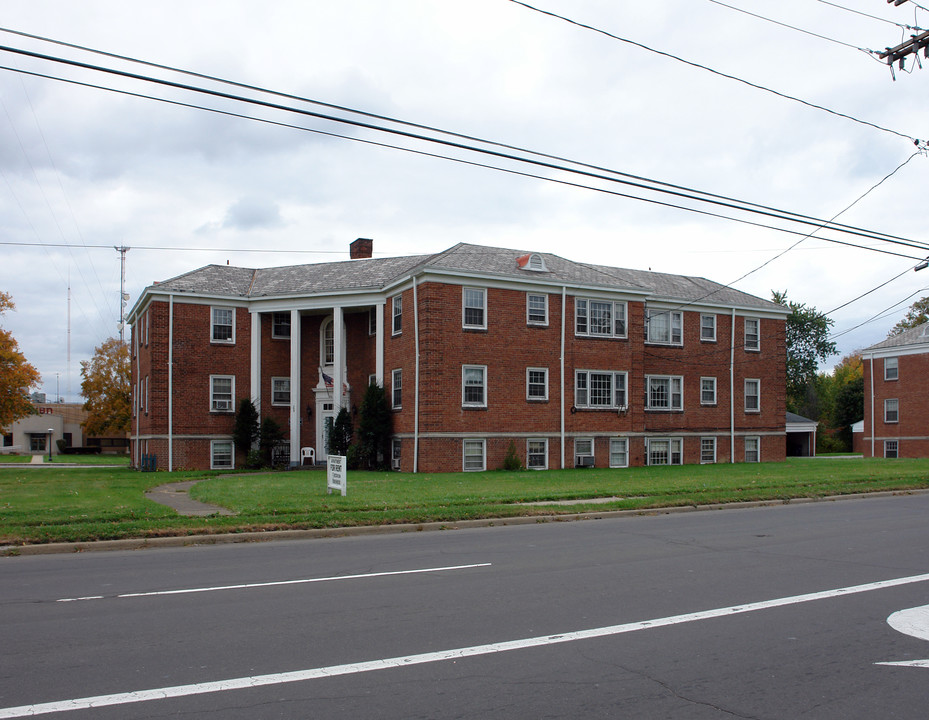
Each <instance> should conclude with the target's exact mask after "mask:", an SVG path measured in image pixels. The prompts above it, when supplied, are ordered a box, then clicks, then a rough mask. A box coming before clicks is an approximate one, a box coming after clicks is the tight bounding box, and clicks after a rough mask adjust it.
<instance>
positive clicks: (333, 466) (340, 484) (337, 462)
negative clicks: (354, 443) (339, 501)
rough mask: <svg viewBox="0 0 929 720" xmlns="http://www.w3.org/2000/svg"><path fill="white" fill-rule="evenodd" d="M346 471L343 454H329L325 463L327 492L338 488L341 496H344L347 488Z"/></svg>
mask: <svg viewBox="0 0 929 720" xmlns="http://www.w3.org/2000/svg"><path fill="white" fill-rule="evenodd" d="M346 476H347V473H346V470H345V456H344V455H330V456H329V457H328V463H327V465H326V488H327V492H328V493H330V494H332V491H333V490H339V491H340V492H341V493H342V497H345V491H346V490H347V486H348V483H347V477H346Z"/></svg>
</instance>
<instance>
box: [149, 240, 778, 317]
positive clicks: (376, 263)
mask: <svg viewBox="0 0 929 720" xmlns="http://www.w3.org/2000/svg"><path fill="white" fill-rule="evenodd" d="M529 253H530V251H521V250H512V249H507V248H496V247H485V246H482V245H469V244H464V243H462V244H459V245H455V246H454V247H452V248H449V249H448V250H445V251H444V252H441V253H437V254H435V255H411V256H407V257H396V258H376V259H365V260H348V261H342V262H333V263H314V264H310V265H288V266H283V267H275V268H264V269H249V268H238V267H230V266H228V265H207V266H206V267H202V268H199V269H198V270H193V271H192V272H189V273H186V274H184V275H179V276H178V277H175V278H171V279H170V280H166V281H164V282H162V283H157V284H156V285H154V286H152V287H151V288H149V290H151V291H154V292H159V291H165V292H190V293H197V294H204V295H219V296H223V297H242V298H258V297H269V296H282V295H315V294H326V293H331V292H340V291H351V290H363V289H371V290H379V289H381V288H383V287H385V286H387V285H388V284H390V283H391V282H394V281H397V280H400V279H402V278H403V277H404V276H406V275H409V274H410V273H412V272H415V271H419V270H430V269H434V270H445V271H449V272H462V273H467V274H476V275H481V276H484V277H487V276H498V277H500V278H521V279H529V278H531V279H534V280H539V281H541V282H551V283H552V284H557V285H560V284H566V285H586V286H593V287H597V286H600V287H603V288H609V289H612V290H628V291H632V292H638V293H643V294H650V295H654V296H657V297H658V298H660V299H668V300H684V301H688V302H698V301H701V300H704V299H705V300H706V301H707V303H708V304H714V305H716V304H722V305H735V306H739V307H755V308H759V309H766V310H782V308H781V307H780V306H779V305H776V304H774V303H772V302H769V301H767V300H762V299H761V298H758V297H755V296H754V295H749V294H747V293H743V292H740V291H738V290H734V289H732V288H728V287H726V286H724V285H720V284H719V283H715V282H712V281H710V280H706V279H705V278H695V277H686V276H683V275H668V274H665V273H656V272H651V271H644V270H629V269H624V268H614V267H607V266H600V265H590V264H586V263H579V262H574V261H572V260H566V259H565V258H563V257H560V256H558V255H553V254H550V253H537V254H538V255H539V256H541V257H542V259H543V260H544V262H545V266H546V271H545V272H534V271H527V270H523V269H521V268H519V267H518V265H517V264H516V258H518V257H521V256H523V255H527V254H529ZM785 312H786V311H785Z"/></svg>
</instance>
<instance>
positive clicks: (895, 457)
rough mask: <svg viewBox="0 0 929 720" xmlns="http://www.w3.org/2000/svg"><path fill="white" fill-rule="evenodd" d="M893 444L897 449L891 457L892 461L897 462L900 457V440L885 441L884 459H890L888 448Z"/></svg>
mask: <svg viewBox="0 0 929 720" xmlns="http://www.w3.org/2000/svg"><path fill="white" fill-rule="evenodd" d="M890 443H893V444H894V445H895V446H896V447H895V448H894V455H893V457H891V458H890V459H891V460H895V459H897V458H899V457H900V441H899V440H885V441H884V457H885V458H888V457H889V456H888V455H887V446H888V445H890Z"/></svg>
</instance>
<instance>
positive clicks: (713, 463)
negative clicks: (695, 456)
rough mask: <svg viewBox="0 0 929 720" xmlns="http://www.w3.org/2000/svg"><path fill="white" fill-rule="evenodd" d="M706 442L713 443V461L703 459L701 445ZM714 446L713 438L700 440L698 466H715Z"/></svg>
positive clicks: (714, 439) (715, 443)
mask: <svg viewBox="0 0 929 720" xmlns="http://www.w3.org/2000/svg"><path fill="white" fill-rule="evenodd" d="M707 440H711V441H712V442H713V459H712V460H704V459H703V443H704V442H706V441H707ZM716 445H717V442H716V438H715V437H702V438H700V464H701V465H715V464H716Z"/></svg>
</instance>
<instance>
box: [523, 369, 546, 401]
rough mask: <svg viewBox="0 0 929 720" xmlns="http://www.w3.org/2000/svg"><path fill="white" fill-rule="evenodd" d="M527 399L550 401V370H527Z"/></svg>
mask: <svg viewBox="0 0 929 720" xmlns="http://www.w3.org/2000/svg"><path fill="white" fill-rule="evenodd" d="M526 399H527V400H548V368H526Z"/></svg>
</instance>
